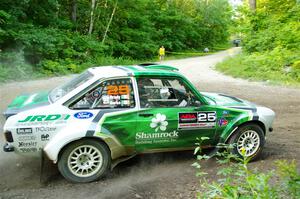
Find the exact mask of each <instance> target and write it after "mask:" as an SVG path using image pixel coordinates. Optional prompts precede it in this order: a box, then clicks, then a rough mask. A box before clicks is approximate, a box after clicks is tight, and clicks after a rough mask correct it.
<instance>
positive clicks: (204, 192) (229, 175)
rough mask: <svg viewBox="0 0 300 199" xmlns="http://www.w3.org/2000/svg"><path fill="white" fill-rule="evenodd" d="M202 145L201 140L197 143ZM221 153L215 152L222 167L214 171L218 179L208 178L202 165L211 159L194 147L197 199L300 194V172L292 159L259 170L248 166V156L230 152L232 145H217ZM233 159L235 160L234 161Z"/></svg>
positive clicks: (263, 197)
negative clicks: (262, 170) (274, 168)
mask: <svg viewBox="0 0 300 199" xmlns="http://www.w3.org/2000/svg"><path fill="white" fill-rule="evenodd" d="M200 147H201V143H200ZM219 147H220V148H222V149H224V151H223V152H218V153H217V154H216V157H217V161H218V163H219V164H220V166H221V168H220V169H219V170H218V171H216V175H217V176H218V179H217V180H215V181H207V179H206V177H205V176H206V175H208V174H207V173H206V172H204V171H203V170H202V167H201V164H202V163H204V164H205V161H207V160H208V159H210V157H208V156H207V155H203V154H201V150H199V149H198V147H197V148H196V149H195V153H196V154H197V162H195V163H194V164H193V165H192V166H194V167H196V169H197V173H196V176H198V177H199V178H200V189H201V191H199V192H198V193H197V197H198V198H201V199H202V198H212V199H213V198H226V199H238V198H245V199H248V198H249V199H250V198H251V199H252V198H254V199H269V198H299V197H300V186H299V185H300V174H299V172H298V171H297V167H296V163H295V161H290V162H288V161H286V160H282V161H277V163H276V164H277V170H276V171H275V170H271V171H267V172H260V171H258V170H257V169H249V159H248V158H246V157H245V156H244V158H238V157H237V156H235V155H232V154H230V152H229V151H230V149H231V148H232V147H233V146H230V145H222V146H219ZM203 161H204V162H203ZM233 161H234V162H233Z"/></svg>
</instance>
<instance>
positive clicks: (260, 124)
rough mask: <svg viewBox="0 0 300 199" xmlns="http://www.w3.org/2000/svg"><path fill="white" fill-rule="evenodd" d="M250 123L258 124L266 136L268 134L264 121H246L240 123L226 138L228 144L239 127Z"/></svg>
mask: <svg viewBox="0 0 300 199" xmlns="http://www.w3.org/2000/svg"><path fill="white" fill-rule="evenodd" d="M249 124H256V125H257V126H259V127H260V128H261V129H262V130H263V132H264V136H266V127H265V125H264V123H262V122H261V121H259V120H251V121H247V122H244V123H242V124H240V125H238V126H237V128H236V129H234V130H233V132H232V133H231V134H230V135H229V136H228V137H227V138H226V140H225V143H226V144H228V141H229V140H230V138H231V137H232V136H233V135H234V134H235V132H236V131H237V130H238V129H239V128H241V127H243V126H246V125H249Z"/></svg>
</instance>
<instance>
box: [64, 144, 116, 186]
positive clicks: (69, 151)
mask: <svg viewBox="0 0 300 199" xmlns="http://www.w3.org/2000/svg"><path fill="white" fill-rule="evenodd" d="M109 154H110V153H109V149H108V148H107V146H106V145H105V144H103V143H102V142H100V141H97V140H79V141H77V142H74V143H72V144H70V145H69V146H67V147H66V148H65V149H64V151H62V154H61V157H60V159H59V161H58V169H59V171H60V173H61V174H62V175H63V176H64V177H65V178H66V179H67V180H69V181H71V182H78V183H81V182H92V181H95V180H97V179H99V178H100V177H102V176H103V175H104V174H105V173H106V172H107V171H108V169H109V166H110V163H111V158H110V155H109Z"/></svg>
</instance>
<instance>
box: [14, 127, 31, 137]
mask: <svg viewBox="0 0 300 199" xmlns="http://www.w3.org/2000/svg"><path fill="white" fill-rule="evenodd" d="M17 134H18V135H27V134H32V128H18V129H17Z"/></svg>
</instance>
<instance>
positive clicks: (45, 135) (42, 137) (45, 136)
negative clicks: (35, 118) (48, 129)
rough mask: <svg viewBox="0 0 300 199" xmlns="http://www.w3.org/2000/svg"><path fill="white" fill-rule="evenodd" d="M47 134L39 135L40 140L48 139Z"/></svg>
mask: <svg viewBox="0 0 300 199" xmlns="http://www.w3.org/2000/svg"><path fill="white" fill-rule="evenodd" d="M49 137H50V136H49V134H42V135H41V141H48V140H49Z"/></svg>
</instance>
